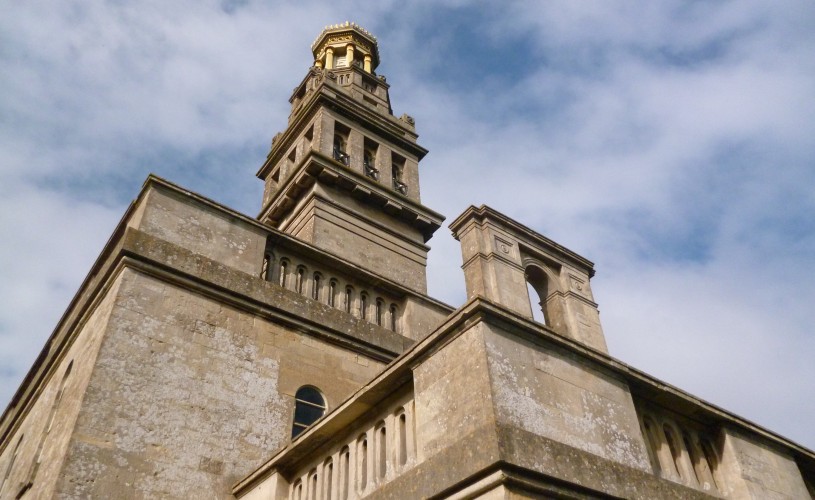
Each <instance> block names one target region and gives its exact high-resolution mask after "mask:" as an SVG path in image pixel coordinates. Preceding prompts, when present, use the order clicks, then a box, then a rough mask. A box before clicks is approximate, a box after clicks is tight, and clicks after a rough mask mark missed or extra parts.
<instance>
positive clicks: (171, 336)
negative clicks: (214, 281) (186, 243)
mask: <svg viewBox="0 0 815 500" xmlns="http://www.w3.org/2000/svg"><path fill="white" fill-rule="evenodd" d="M380 369H381V364H380V363H378V362H375V361H372V360H369V359H368V358H362V357H360V356H358V355H356V354H354V353H353V352H350V351H346V350H343V349H340V348H338V347H335V346H333V345H329V344H326V343H324V342H322V341H320V340H317V339H315V338H313V337H310V336H308V335H306V334H303V333H299V332H294V331H291V330H290V329H288V328H285V327H282V326H279V325H276V324H273V323H270V322H269V321H267V320H264V319H260V318H258V317H255V316H253V315H251V314H247V313H245V312H242V311H238V310H236V309H233V308H231V307H228V306H225V305H223V304H221V303H219V302H217V301H215V300H212V299H210V298H206V297H203V296H201V295H197V294H195V293H192V292H190V291H187V290H184V289H181V288H178V287H176V286H174V285H172V284H168V283H165V282H162V281H159V280H157V279H155V278H152V277H150V276H147V275H144V274H142V273H140V272H137V271H133V270H125V271H124V272H123V275H122V283H121V286H120V289H119V293H118V295H117V297H116V303H115V306H114V308H113V311H112V313H111V315H110V323H109V325H108V328H107V333H106V336H105V339H104V342H103V344H102V347H101V350H100V353H99V357H98V362H97V365H96V368H95V369H94V371H93V375H92V377H91V380H90V383H89V385H88V391H87V394H86V396H85V402H84V404H83V407H82V410H81V412H80V415H79V418H78V421H77V425H76V430H75V435H74V438H73V439H72V441H71V444H70V448H69V452H68V457H67V460H66V463H65V466H64V469H63V474H62V476H61V478H60V480H59V483H58V487H57V493H58V495H59V496H64V497H95V498H112V497H117V498H121V497H171V498H204V497H212V496H216V497H226V496H228V495H229V491H230V487H231V485H232V484H233V483H234V482H235V481H236V480H238V479H239V478H241V477H242V476H243V475H245V474H246V473H248V472H249V471H251V470H252V468H254V467H255V466H257V465H258V464H259V463H260V462H261V461H262V460H263V459H265V458H267V457H268V456H269V455H271V454H272V453H273V452H274V451H276V450H277V449H278V448H279V447H281V446H282V445H284V444H285V443H286V442H287V441H288V439H289V437H290V433H291V421H292V412H293V409H294V399H293V395H294V392H295V391H296V390H297V388H298V387H300V386H302V385H305V384H311V385H315V386H316V387H318V388H319V389H320V390H321V391H322V392H323V393H324V395H325V396H326V399H327V402H328V405H329V408H331V407H332V406H334V405H336V404H338V403H339V402H340V401H342V400H343V399H344V398H346V397H347V396H348V395H349V394H350V393H351V392H352V391H354V390H356V389H357V388H358V387H359V386H360V385H362V384H363V383H364V382H365V381H367V380H369V379H370V378H371V377H373V376H374V375H375V374H376V373H378V372H379V370H380Z"/></svg>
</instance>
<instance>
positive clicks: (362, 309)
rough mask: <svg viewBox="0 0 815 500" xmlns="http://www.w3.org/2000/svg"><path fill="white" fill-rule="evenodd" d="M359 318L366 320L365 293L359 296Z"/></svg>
mask: <svg viewBox="0 0 815 500" xmlns="http://www.w3.org/2000/svg"><path fill="white" fill-rule="evenodd" d="M359 317H360V318H362V319H368V294H367V293H365V292H362V293H360V294H359Z"/></svg>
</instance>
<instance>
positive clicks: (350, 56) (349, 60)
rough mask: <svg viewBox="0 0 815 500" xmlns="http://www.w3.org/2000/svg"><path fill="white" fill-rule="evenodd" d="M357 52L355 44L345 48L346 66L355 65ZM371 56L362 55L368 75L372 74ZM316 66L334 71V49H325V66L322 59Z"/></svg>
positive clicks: (318, 60)
mask: <svg viewBox="0 0 815 500" xmlns="http://www.w3.org/2000/svg"><path fill="white" fill-rule="evenodd" d="M355 52H356V46H355V45H354V44H353V43H349V44H348V45H346V46H345V64H346V66H351V65H352V64H353V63H354V57H355ZM371 62H372V58H371V54H362V69H364V70H365V72H366V73H370V72H371V70H372V68H371ZM314 65H315V66H317V67H318V68H322V67H323V66H325V69H334V67H335V64H334V47H326V49H325V64H323V61H322V60H321V59H317V60H316V61H314Z"/></svg>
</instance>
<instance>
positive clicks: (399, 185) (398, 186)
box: [391, 153, 408, 195]
mask: <svg viewBox="0 0 815 500" xmlns="http://www.w3.org/2000/svg"><path fill="white" fill-rule="evenodd" d="M404 171H405V159H404V158H402V157H401V156H399V155H397V154H395V153H394V154H392V155H391V180H392V181H393V189H395V190H397V191H399V192H400V193H402V194H404V195H407V191H408V187H407V184H405V182H404V180H403V175H404Z"/></svg>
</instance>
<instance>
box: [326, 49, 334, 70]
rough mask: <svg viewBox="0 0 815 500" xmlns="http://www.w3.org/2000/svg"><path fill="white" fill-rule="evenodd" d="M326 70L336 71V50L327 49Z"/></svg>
mask: <svg viewBox="0 0 815 500" xmlns="http://www.w3.org/2000/svg"><path fill="white" fill-rule="evenodd" d="M325 69H334V49H332V48H331V47H328V48H327V49H325Z"/></svg>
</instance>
